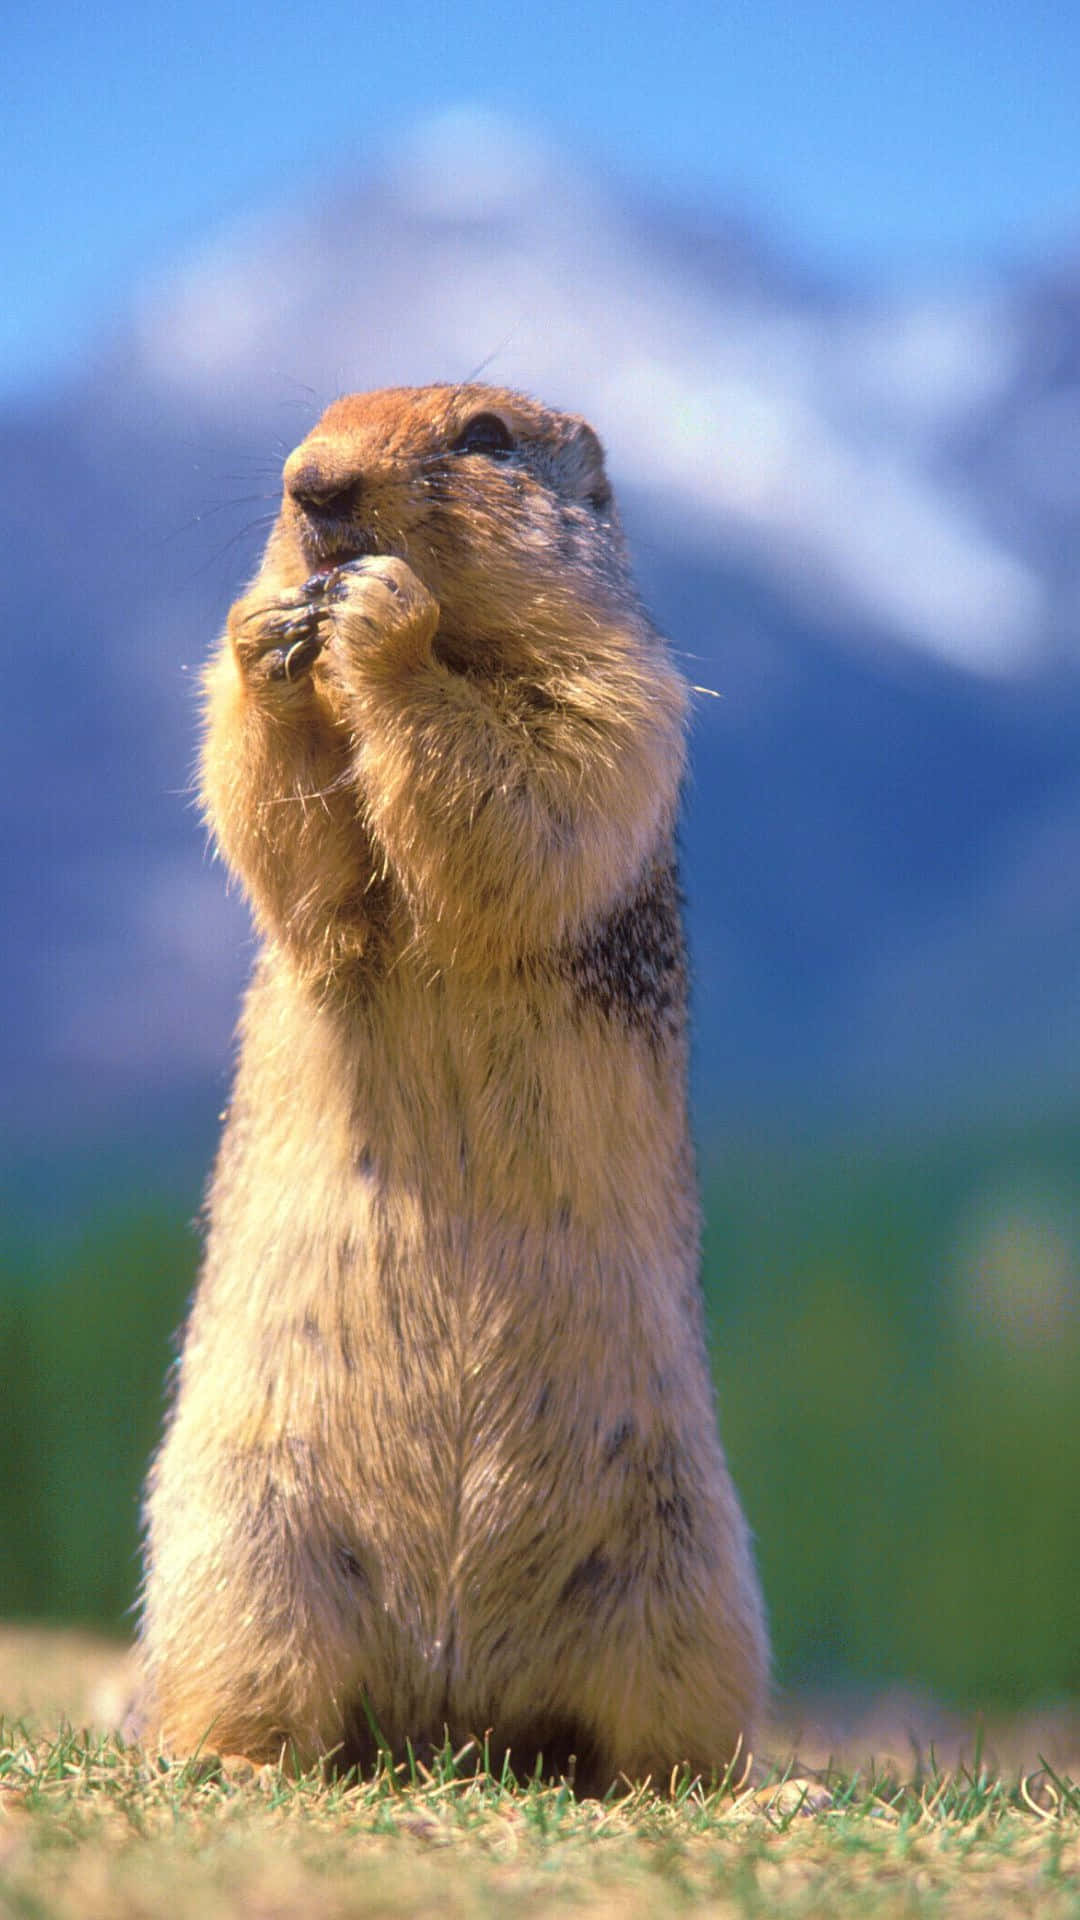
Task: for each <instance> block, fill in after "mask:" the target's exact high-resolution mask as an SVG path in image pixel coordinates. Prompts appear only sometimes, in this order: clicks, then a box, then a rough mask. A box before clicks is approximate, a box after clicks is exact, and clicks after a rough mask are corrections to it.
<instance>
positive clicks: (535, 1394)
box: [142, 387, 766, 1787]
mask: <svg viewBox="0 0 1080 1920" xmlns="http://www.w3.org/2000/svg"><path fill="white" fill-rule="evenodd" d="M493 414H494V415H496V416H497V421H496V430H497V431H496V440H495V442H494V443H489V441H488V440H485V439H484V436H483V432H481V443H480V448H479V450H470V443H469V442H468V441H466V443H465V445H464V447H461V446H460V444H459V450H458V451H454V450H453V448H454V443H455V441H457V440H458V436H459V435H461V433H462V431H463V429H464V428H465V427H466V425H467V423H468V422H470V421H475V420H476V417H477V416H478V415H479V416H482V418H483V419H488V420H489V418H490V416H491V415H493ZM499 421H501V422H502V423H503V429H504V430H505V431H506V433H507V434H508V435H512V436H513V439H512V444H511V445H510V446H509V447H508V448H506V449H504V448H503V447H502V446H501V445H500V444H499V442H498V431H499V429H498V422H499ZM475 431H476V430H475V429H474V432H475ZM357 556H359V557H357ZM316 569H322V571H321V573H320V574H319V577H318V578H317V579H316V580H315V581H314V582H312V581H311V580H310V579H309V576H311V575H312V574H313V571H315V570H316ZM305 583H307V584H305ZM683 728H684V689H683V686H682V684H681V681H680V680H679V678H678V676H677V675H676V674H675V672H674V670H673V668H672V666H671V663H670V661H669V659H668V657H667V653H666V651H665V648H664V645H663V643H662V641H661V640H660V638H659V637H658V635H657V634H656V632H655V631H654V629H653V628H652V626H651V625H650V624H649V622H648V620H647V618H646V616H645V615H644V613H643V612H642V610H641V607H640V604H639V602H638V599H637V596H636V593H635V590H634V587H633V584H632V581H631V578H630V574H629V571H628V566H627V562H626V558H625V553H624V548H623V543H622V538H621V535H620V532H619V529H618V524H617V520H616V517H615V513H614V508H613V506H612V504H611V500H610V492H609V489H608V487H607V482H606V479H605V476H604V468H603V456H602V453H601V449H600V446H599V443H598V441H597V440H596V437H595V435H594V434H593V433H592V431H591V429H590V428H588V427H587V426H586V425H585V424H584V423H583V422H582V421H579V420H576V419H573V418H570V417H567V416H565V415H561V414H558V413H554V412H552V411H550V410H549V409H547V408H545V407H541V406H539V405H537V404H536V403H535V402H533V401H531V400H528V399H526V398H524V397H523V396H521V395H519V394H514V393H509V392H506V391H503V390H501V389H494V388H487V387H463V388H457V387H428V388H419V389H396V390H392V391H390V392H386V393H375V394H365V395H356V396H353V397H351V398H349V399H345V400H340V401H338V402H336V403H335V405H333V406H332V407H331V408H330V409H329V411H328V412H327V413H326V414H325V415H324V416H323V418H322V420H321V421H320V422H319V424H318V426H317V427H316V428H315V430H314V432H313V433H312V434H311V435H310V436H309V438H308V439H307V440H305V441H304V443H303V445H302V446H301V447H299V448H298V449H297V451H296V452H295V453H294V454H293V455H292V456H291V458H290V459H289V461H288V462H287V463H286V467H285V492H284V499H283V504H282V508H281V513H280V516H279V519H278V522H277V525H276V527H275V529H274V531H273V533H272V535H271V538H270V541H269V545H268V547H267V551H266V555H265V558H264V560H263V563H262V566H261V569H260V571H259V574H258V577H257V579H256V580H255V582H254V584H253V586H252V588H251V590H250V592H249V593H247V594H246V595H245V596H244V598H243V599H241V600H239V601H238V602H237V604H236V605H235V606H234V607H233V609H232V611H231V613H230V615H229V621H228V628H227V634H226V637H225V640H224V644H223V646H222V648H221V651H220V653H219V655H218V657H217V659H216V660H215V662H214V664H213V665H212V667H211V668H210V670H209V673H208V677H207V727H206V739H205V747H204V754H203V791H204V796H205V804H206V810H207V814H208V817H209V820H210V822H211V824H212V826H213V829H214V832H215V834H216V836H217V840H218V843H219V845H220V848H221V850H222V852H223V854H224V856H225V859H226V860H227V862H228V863H229V865H230V867H231V868H232V870H233V871H234V872H235V873H236V874H238V875H239V877H240V878H241V880H242V882H243V884H244V886H245V887H246V889H247V891H248V893H249V895H250V898H251V903H252V907H253V911H254V915H255V919H256V922H257V925H258V929H259V933H260V935H261V940H262V951H261V958H260V961H259V964H258V967H257V970H256V975H255V979H254V982H253V984H252V986H251V988H250V991H249V993H248V997H247V1003H246V1007H245V1011H244V1017H243V1024H242V1047H241V1054H240V1061H239V1067H238V1071H237V1077H236V1085H235V1089H234V1095H233V1100H232V1105H231V1108H230V1112H229V1117H228V1124H227V1127H226V1130H225V1136H224V1139H223V1142H222V1146H221V1151H220V1156H219V1159H218V1164H217V1169H216V1172H215V1176H214V1181H213V1186H212V1191H211V1198H210V1228H209V1238H208V1245H207V1250H206V1260H205V1265H204V1269H203V1273H202V1277H201V1279H200V1283H199V1287H198V1291H197V1294H196V1298H195V1302H194V1305H193V1309H192V1313H191V1318H190V1322H189V1325H188V1329H187V1334H186V1339H185V1345H184V1352H183V1358H182V1363H181V1366H180V1370H179V1378H178V1387H177V1393H176V1399H175V1405H174V1408H173V1411H172V1415H171V1418H170V1421H169V1426H168V1431H167V1434H166V1438H165V1441H164V1444H163V1446H162V1448H161V1451H160V1453H159V1455H158V1457H157V1460H156V1461H155V1464H154V1467H153V1470H152V1473H151V1476H150V1484H149V1490H148V1496H147V1569H146V1584H145V1606H144V1615H143V1625H142V1651H143V1658H144V1667H145V1674H146V1687H147V1703H148V1704H147V1712H148V1719H149V1722H150V1724H151V1725H152V1726H155V1727H156V1728H157V1729H158V1730H159V1732H160V1735H161V1737H162V1738H163V1740H164V1741H165V1742H167V1743H168V1744H169V1745H170V1746H172V1747H174V1748H177V1749H181V1750H186V1749H190V1748H192V1747H194V1746H195V1745H196V1744H197V1743H199V1742H200V1741H203V1740H209V1741H210V1743H211V1744H212V1745H213V1746H214V1747H216V1748H219V1749H221V1750H226V1751H234V1752H243V1753H246V1754H249V1755H250V1756H251V1757H252V1758H254V1759H260V1758H265V1757H269V1756H273V1755H275V1754H276V1753H277V1752H278V1751H279V1749H280V1747H281V1745H282V1742H283V1741H286V1740H287V1741H290V1742H292V1743H293V1746H294V1748H295V1750H296V1752H297V1754H298V1755H299V1757H300V1758H301V1759H302V1760H310V1759H313V1758H314V1757H315V1756H317V1755H319V1754H321V1753H325V1752H327V1751H328V1750H330V1749H333V1748H338V1749H339V1751H340V1752H342V1753H343V1754H344V1756H345V1757H346V1758H352V1757H355V1758H358V1759H366V1758H367V1757H369V1755H370V1751H371V1734H370V1724H371V1722H372V1721H374V1723H375V1724H376V1725H377V1726H378V1728H379V1729H380V1730H381V1733H382V1735H383V1736H384V1737H385V1738H386V1740H388V1741H389V1743H390V1745H391V1746H392V1747H393V1748H395V1749H397V1750H400V1749H402V1748H403V1746H404V1742H405V1740H406V1738H411V1740H412V1741H413V1743H414V1745H415V1744H418V1743H424V1742H430V1741H440V1740H441V1738H442V1736H443V1730H444V1728H447V1729H448V1730H449V1732H450V1736H451V1738H452V1739H453V1740H455V1741H458V1740H460V1739H464V1738H467V1737H468V1736H469V1735H471V1734H475V1735H478V1736H483V1735H484V1733H485V1732H486V1731H487V1730H488V1729H493V1730H494V1737H495V1742H496V1750H501V1749H504V1748H506V1747H509V1748H510V1749H511V1752H512V1754H513V1756H514V1759H515V1761H516V1763H517V1764H519V1765H520V1766H523V1767H531V1766H532V1764H533V1762H534V1759H535V1757H536V1754H537V1751H538V1750H541V1749H542V1751H543V1753H544V1755H545V1759H546V1761H547V1762H548V1763H549V1764H554V1765H563V1764H565V1763H566V1761H567V1759H568V1757H569V1755H570V1754H571V1753H575V1754H576V1755H577V1756H578V1762H579V1780H581V1779H582V1778H584V1779H586V1780H587V1781H588V1782H589V1783H590V1784H593V1785H598V1786H600V1787H603V1786H605V1785H606V1784H607V1783H608V1782H609V1781H610V1780H611V1779H613V1778H614V1777H615V1776H616V1775H617V1774H618V1773H619V1772H620V1771H622V1772H625V1773H626V1774H628V1775H629V1776H631V1777H641V1776H643V1775H645V1774H647V1773H651V1774H652V1775H653V1778H654V1779H656V1780H666V1779H667V1776H668V1774H669V1772H670V1769H671V1767H672V1766H673V1764H675V1763H676V1762H679V1761H687V1762H688V1763H689V1764H690V1766H691V1767H693V1768H694V1769H696V1770H701V1771H703V1772H705V1773H709V1772H711V1771H712V1770H714V1769H716V1768H719V1767H721V1766H723V1764H724V1763H725V1762H726V1761H727V1759H728V1758H729V1756H730V1755H731V1754H732V1753H733V1751H734V1749H735V1746H736V1742H737V1740H738V1737H739V1735H740V1734H742V1735H743V1736H744V1737H748V1736H749V1732H750V1727H751V1724H752V1722H753V1719H754V1716H755V1713H756V1712H757V1710H758V1707H759V1704H760V1699H761V1693H762V1688H763V1684H764V1673H765V1663H766V1654H765V1635H764V1628H763V1623H762V1614H761V1605H760V1600H759V1595H758V1589H757V1583H756V1579H755V1575H754V1571H753V1565H752V1560H751V1555H750V1549H749V1545H748V1540H747V1534H746V1529H745V1525H744V1522H743V1519H742V1515H741V1513H740V1511H739V1506H738V1502H737V1499H736V1496H735V1493H734V1490H733V1488H732V1486H731V1482H730V1480H729V1478H728V1474H727V1470H726V1467H725V1464H724V1459H723V1455H722V1452H721V1449H720V1444H719V1441H718V1439H717V1435H716V1427H715V1419H714V1413H713V1405H712V1395H711V1389H710V1383H709V1376H708V1370H707V1363H706V1357H705V1347H704V1338H703V1329H702V1317H701V1309H700V1302H699V1293H698V1271H697V1270H698V1235H699V1222H698V1205H697V1198H696V1193H695V1184H694V1175H693V1165H692V1156H691V1150H690V1146H689V1141H688V1134H687V1121H686V1092H685V1081H686V1033H685V975H684V967H683V958H682V943H681V929H680V914H679V902H678V893H677V882H676V878H675V866H674V851H673V838H672V836H673V829H674V822H675V815H676V809H677V805H678V794H679V785H680V779H681V774H682V767H683Z"/></svg>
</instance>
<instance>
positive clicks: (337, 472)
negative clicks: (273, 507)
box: [282, 446, 361, 519]
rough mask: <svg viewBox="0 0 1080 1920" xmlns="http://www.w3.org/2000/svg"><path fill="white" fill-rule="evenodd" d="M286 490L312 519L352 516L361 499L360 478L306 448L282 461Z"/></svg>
mask: <svg viewBox="0 0 1080 1920" xmlns="http://www.w3.org/2000/svg"><path fill="white" fill-rule="evenodd" d="M282 477H283V480H284V483H285V491H286V493H287V494H288V495H289V497H290V498H291V499H293V500H295V502H296V504H297V506H298V507H300V508H301V509H302V510H303V512H304V513H307V514H310V515H311V517H312V518H313V519H317V518H319V517H320V516H326V515H332V516H334V517H335V518H336V517H338V516H340V515H341V514H345V513H352V512H353V511H354V509H355V507H356V504H357V501H358V499H359V497H360V491H361V483H360V476H359V475H358V474H357V472H356V470H355V468H353V469H348V468H344V467H343V466H342V465H341V463H340V462H339V461H334V460H332V459H331V458H329V456H325V457H320V456H319V454H318V453H317V452H315V451H314V450H313V449H312V448H310V447H308V446H302V447H297V449H296V452H295V453H290V455H289V458H288V459H287V460H286V462H285V470H284V473H283V476H282Z"/></svg>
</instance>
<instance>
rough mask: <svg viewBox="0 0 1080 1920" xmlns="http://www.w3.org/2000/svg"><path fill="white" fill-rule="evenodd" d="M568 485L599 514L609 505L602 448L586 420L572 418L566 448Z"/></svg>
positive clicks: (609, 491) (609, 492)
mask: <svg viewBox="0 0 1080 1920" xmlns="http://www.w3.org/2000/svg"><path fill="white" fill-rule="evenodd" d="M566 466H567V471H568V475H569V479H570V484H571V486H572V487H573V490H574V492H575V493H576V494H577V495H578V496H579V498H580V499H583V500H587V501H588V503H589V505H590V507H595V508H596V510H597V512H598V513H601V512H603V510H604V508H605V507H609V506H610V505H611V482H610V481H609V479H608V477H607V469H606V468H605V466H604V449H603V447H602V446H601V444H600V440H599V436H598V435H597V434H595V433H594V432H593V430H592V428H591V427H590V425H589V423H588V421H587V420H577V419H572V420H571V423H570V437H569V440H568V442H567V447H566Z"/></svg>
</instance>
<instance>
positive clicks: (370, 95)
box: [0, 0, 1080, 395]
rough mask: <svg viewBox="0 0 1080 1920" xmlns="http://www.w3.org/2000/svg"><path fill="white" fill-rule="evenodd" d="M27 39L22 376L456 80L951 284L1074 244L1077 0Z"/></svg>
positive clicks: (17, 233) (492, 103)
mask: <svg viewBox="0 0 1080 1920" xmlns="http://www.w3.org/2000/svg"><path fill="white" fill-rule="evenodd" d="M4 67H5V76H4V80H3V83H2V85H3V94H4V100H3V107H4V110H3V113H2V114H0V177H2V178H3V180H4V182H5V192H4V202H3V204H4V212H3V231H4V241H3V254H4V257H5V261H6V264H5V269H4V299H3V302H2V303H0V394H2V393H5V392H6V393H7V394H9V395H10V394H12V393H13V392H17V391H18V390H19V389H20V388H22V387H26V386H31V385H33V384H35V383H36V382H37V381H38V380H40V379H42V378H48V377H49V375H50V374H51V373H52V372H53V371H54V370H55V369H56V368H57V366H58V365H59V364H62V362H63V361H64V359H65V358H67V357H69V356H70V355H72V354H74V353H76V352H77V351H78V350H79V348H80V347H81V346H82V345H84V344H85V343H86V342H87V341H88V340H90V339H92V338H93V337H94V335H95V334H96V333H97V332H98V331H99V330H100V328H101V327H102V326H103V325H107V323H108V320H109V317H110V315H111V314H112V313H114V312H116V311H118V310H120V309H122V308H123V306H124V304H125V303H126V301H127V299H128V297H129V295H130V294H131V292H132V290H133V289H134V288H135V287H136V286H137V284H138V282H139V280H140V279H141V278H142V277H143V276H144V275H145V274H146V273H148V272H153V271H155V270H157V269H160V268H161V267H163V266H166V265H167V264H168V263H169V262H170V261H171V260H172V259H174V258H176V257H177V256H178V255H180V254H182V253H183V252H184V251H185V250H186V249H187V248H189V247H190V246H192V245H194V244H197V243H198V241H199V240H200V239H201V237H202V236H203V235H204V234H205V232H206V231H207V230H208V229H210V228H212V227H214V226H216V225H217V224H219V223H221V222H222V221H223V220H227V219H228V218H229V217H230V216H231V215H233V214H235V213H238V212H242V211H243V210H244V209H246V208H247V207H249V206H251V205H253V204H262V205H266V204H268V203H272V202H273V201H274V200H276V199H277V198H278V197H280V196H282V195H284V194H286V193H290V192H296V191H297V190H299V191H300V192H305V191H307V190H309V189H313V187H314V186H315V184H316V183H317V182H318V181H319V180H320V179H321V178H324V177H326V176H327V175H329V174H335V173H340V172H341V171H343V170H345V171H347V170H348V169H349V168H351V167H358V166H363V165H365V164H373V163H377V162H378V160H379V157H380V155H381V154H382V153H383V152H385V151H386V149H387V147H388V146H392V144H393V140H394V137H395V131H396V130H397V129H400V128H401V127H403V126H408V125H410V124H411V123H413V122H415V121H416V120H418V119H420V118H422V117H423V116H425V115H427V114H431V113H434V112H437V111H439V110H441V109H445V108H447V107H453V106H458V105H462V104H468V105H473V106H482V107H488V108H494V109H497V110H499V111H502V112H504V113H507V114H509V115H511V116H514V117H519V118H521V119H523V120H525V121H526V122H528V123H531V124H532V125H534V126H537V127H539V128H540V129H541V130H542V131H546V132H548V133H549V134H552V135H554V137H555V138H556V139H557V140H559V141H561V142H564V143H566V144H568V145H570V146H572V147H576V148H577V149H578V150H579V151H580V152H582V154H583V155H584V156H585V157H586V158H587V159H590V160H591V159H595V160H599V161H600V162H601V163H603V164H605V165H607V166H609V167H611V168H612V169H613V170H614V171H615V172H617V173H621V174H622V175H623V176H624V177H625V178H627V180H628V181H629V182H630V183H631V184H636V183H640V184H643V185H648V186H649V187H651V188H652V189H654V190H659V191H661V192H665V191H666V192H670V193H673V194H676V195H678V196H680V197H682V198H685V199H687V200H689V201H692V202H694V203H696V204H699V205H707V204H710V203H713V204H717V205H721V206H729V207H730V206H734V207H735V208H736V209H737V210H739V211H744V212H746V213H748V214H749V215H750V216H751V217H761V218H763V219H764V220H765V221H766V222H767V224H768V225H769V227H770V228H771V230H772V232H773V233H774V235H775V236H776V237H777V238H778V239H779V241H780V242H781V243H782V244H784V245H788V246H790V247H791V248H792V250H793V251H794V252H795V253H796V254H797V255H798V256H800V257H801V258H803V259H804V260H806V261H808V262H810V263H811V264H815V265H819V266H822V267H824V268H826V269H832V270H836V271H839V272H841V273H850V274H853V275H857V276H862V277H873V278H879V277H881V278H887V279H889V280H892V281H896V280H906V281H919V282H924V283H925V282H927V281H932V282H940V281H941V280H943V279H944V280H954V279H956V278H958V277H964V276H966V275H969V274H973V273H979V272H982V271H984V270H986V269H987V268H989V269H991V270H992V269H993V268H994V267H995V266H996V265H997V264H998V263H1000V262H1002V261H1008V260H1011V259H1015V258H1018V257H1019V258H1031V257H1037V256H1038V255H1039V254H1041V253H1043V252H1053V251H1057V250H1059V249H1061V248H1063V247H1065V246H1067V245H1072V246H1073V247H1074V248H1075V247H1076V245H1077V244H1078V243H1080V108H1078V105H1077V103H1078V101H1080V16H1078V14H1077V11H1076V6H1075V0H1054V3H1053V4H1046V3H1045V0H1026V3H1025V4H1023V5H1021V4H1019V0H1017V3H1016V4H1014V5H1013V6H1011V7H1010V6H1003V5H999V6H995V5H993V4H992V0H990V3H989V4H974V3H973V0H972V3H969V0H936V4H933V3H931V0H905V4H903V5H898V4H897V0H863V3H862V4H861V5H856V4H853V3H852V0H835V3H834V4H829V3H828V0H804V3H803V4H801V5H800V4H798V3H797V0H737V3H736V4H714V5H711V6H708V5H702V4H693V3H691V0H684V3H683V4H679V3H678V0H676V4H672V5H668V6H662V5H658V4H655V3H654V0H645V3H644V4H637V5H634V4H626V0H624V4H621V5H620V4H608V0H593V3H592V4H589V5H582V4H580V0H577V4H571V0H546V4H544V5H543V6H537V7H535V8H522V7H520V6H506V5H500V4H494V0H467V3H466V4H462V5H459V6H457V7H448V6H446V5H445V4H433V3H432V0H395V3H394V4H393V5H392V6H390V5H387V4H385V0H384V4H383V5H382V6H380V7H377V8H376V7H373V6H370V5H363V4H359V5H358V4H353V5H345V4H341V3H340V0H329V3H328V4H324V5H321V6H320V5H318V0H309V3H308V4H304V5H299V4H292V3H291V0H264V4H262V5H260V6H255V5H253V4H250V0H216V3H215V4H214V5H213V6H209V5H206V4H202V3H201V0H187V4H185V5H183V6H176V7H163V6H157V7H155V6H153V5H152V4H151V5H147V4H145V0H144V3H143V4H139V5H136V4H131V3H130V0H104V4H102V5H101V6H100V7H98V8H97V9H95V10H94V11H93V12H91V10H90V9H88V8H86V6H85V0H78V4H72V0H56V4H51V5H50V4H44V5H39V6H38V7H36V8H35V7H32V6H31V7H22V8H19V9H16V10H14V12H13V13H12V15H11V16H10V18H9V20H8V21H7V23H6V24H5V49H4Z"/></svg>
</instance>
